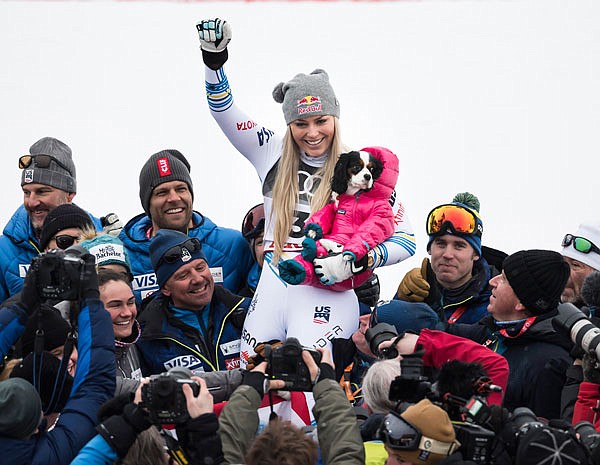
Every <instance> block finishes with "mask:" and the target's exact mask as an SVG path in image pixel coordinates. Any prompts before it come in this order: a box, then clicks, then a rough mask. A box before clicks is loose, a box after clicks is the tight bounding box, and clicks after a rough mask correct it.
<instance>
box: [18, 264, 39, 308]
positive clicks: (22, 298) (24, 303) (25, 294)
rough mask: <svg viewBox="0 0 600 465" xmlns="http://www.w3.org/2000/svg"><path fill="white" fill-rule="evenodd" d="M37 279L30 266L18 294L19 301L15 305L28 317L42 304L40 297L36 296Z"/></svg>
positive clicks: (34, 271)
mask: <svg viewBox="0 0 600 465" xmlns="http://www.w3.org/2000/svg"><path fill="white" fill-rule="evenodd" d="M37 279H38V276H37V272H36V270H35V269H34V268H33V266H30V267H29V271H28V272H27V275H25V281H24V282H23V288H22V289H21V292H20V293H19V299H18V301H17V304H18V305H19V306H20V307H21V308H23V309H24V310H25V312H26V313H27V315H29V316H31V315H33V314H34V313H35V311H36V310H37V309H38V308H39V307H40V304H41V303H42V301H41V299H40V295H39V294H38V289H37Z"/></svg>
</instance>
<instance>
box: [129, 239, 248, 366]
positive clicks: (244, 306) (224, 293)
mask: <svg viewBox="0 0 600 465" xmlns="http://www.w3.org/2000/svg"><path fill="white" fill-rule="evenodd" d="M150 259H151V260H152V266H153V267H154V270H155V272H156V280H157V282H158V285H159V286H160V292H157V293H156V294H155V295H153V296H152V297H150V298H149V299H146V300H144V303H143V304H142V309H141V311H140V316H139V318H138V321H139V323H140V326H141V328H142V331H141V332H142V336H141V337H140V339H139V341H138V343H137V345H138V348H139V350H140V355H141V362H142V373H143V374H144V375H151V374H158V373H162V372H164V371H167V370H169V369H170V368H173V367H175V366H183V367H186V368H189V369H190V370H192V371H194V372H196V373H202V372H211V371H220V370H233V369H235V368H239V366H240V342H241V341H240V338H241V333H242V326H243V322H244V319H245V317H246V312H247V310H248V307H249V305H250V299H249V298H247V297H240V296H237V295H234V294H232V293H230V292H229V291H228V290H227V289H225V288H224V287H222V286H215V283H214V279H213V277H212V274H211V271H210V268H209V264H208V262H207V258H206V256H205V255H204V252H203V249H202V247H201V244H200V240H199V239H197V238H195V237H192V238H190V237H189V236H187V235H185V234H184V233H182V232H180V231H174V230H170V229H161V230H160V231H158V232H157V233H156V236H154V238H153V239H152V241H151V242H150Z"/></svg>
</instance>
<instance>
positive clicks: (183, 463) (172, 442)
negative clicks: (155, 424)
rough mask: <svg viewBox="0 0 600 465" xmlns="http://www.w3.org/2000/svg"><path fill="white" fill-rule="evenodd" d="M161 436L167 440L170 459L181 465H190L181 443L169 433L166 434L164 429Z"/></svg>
mask: <svg viewBox="0 0 600 465" xmlns="http://www.w3.org/2000/svg"><path fill="white" fill-rule="evenodd" d="M160 434H161V436H162V437H163V438H164V440H165V445H166V447H167V453H168V454H169V457H171V458H172V459H173V460H174V461H175V462H176V463H178V464H179V465H188V464H189V463H190V460H189V459H188V458H187V456H186V455H185V452H184V451H183V448H182V447H181V445H179V442H178V441H177V440H176V439H175V438H174V437H173V436H171V435H170V434H169V433H167V432H165V430H163V429H162V428H161V430H160ZM169 463H170V462H169Z"/></svg>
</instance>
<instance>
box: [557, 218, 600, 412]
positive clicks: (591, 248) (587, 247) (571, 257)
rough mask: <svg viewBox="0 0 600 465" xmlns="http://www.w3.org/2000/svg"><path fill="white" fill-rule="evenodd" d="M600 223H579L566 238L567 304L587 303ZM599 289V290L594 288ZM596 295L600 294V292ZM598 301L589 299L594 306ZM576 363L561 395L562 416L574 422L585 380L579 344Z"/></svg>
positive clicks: (599, 266) (597, 260) (599, 261)
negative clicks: (585, 290)
mask: <svg viewBox="0 0 600 465" xmlns="http://www.w3.org/2000/svg"><path fill="white" fill-rule="evenodd" d="M598 245H600V224H598V223H593V222H585V223H582V224H580V225H579V228H577V231H575V233H567V234H565V236H564V237H563V240H562V251H561V254H562V256H563V258H564V260H565V262H567V263H568V264H569V267H570V268H571V272H570V274H569V280H568V281H567V285H566V286H565V289H564V291H563V293H562V295H561V296H560V300H561V301H562V302H563V303H572V304H573V305H576V306H577V307H579V308H582V307H584V306H585V302H584V299H583V297H582V292H581V289H582V288H583V283H584V281H585V279H586V278H587V277H588V276H590V275H591V274H592V273H593V272H594V271H600V249H599V248H598ZM594 291H595V289H594ZM593 295H598V294H597V291H596V292H594V293H593ZM594 303H595V302H588V304H589V305H593V304H594ZM590 317H591V318H592V322H593V323H594V324H598V322H599V320H598V317H600V314H598V313H596V315H590ZM571 355H572V357H573V358H574V359H575V363H574V364H573V365H572V366H571V367H569V369H568V370H567V381H566V382H565V386H564V388H563V392H562V398H561V417H562V418H564V419H565V420H568V421H571V418H572V416H573V409H574V407H575V401H576V400H577V394H578V393H579V386H580V384H581V382H582V381H583V369H582V363H581V359H582V358H583V351H581V349H579V348H578V347H575V348H574V349H573V350H572V351H571Z"/></svg>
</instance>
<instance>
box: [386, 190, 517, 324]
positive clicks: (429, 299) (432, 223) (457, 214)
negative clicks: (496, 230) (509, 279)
mask: <svg viewBox="0 0 600 465" xmlns="http://www.w3.org/2000/svg"><path fill="white" fill-rule="evenodd" d="M478 211H479V200H478V199H477V197H475V196H474V195H473V194H470V193H468V192H465V193H462V194H457V195H456V196H455V197H454V199H453V200H452V203H449V204H442V205H438V206H437V207H435V208H434V209H433V210H431V212H430V213H429V215H428V216H427V224H426V228H427V234H428V235H429V241H428V243H427V252H429V254H430V256H431V258H430V259H427V258H425V259H423V263H422V265H421V267H420V268H415V269H413V270H411V271H409V272H408V273H407V274H406V275H405V276H404V278H403V279H402V282H401V283H400V285H399V286H398V292H397V294H396V298H397V299H399V300H404V301H407V302H425V303H426V304H427V305H429V306H430V307H431V308H432V309H433V310H435V311H436V312H437V313H438V315H439V316H440V319H441V320H443V321H444V322H445V321H447V322H448V323H450V324H454V323H457V322H460V323H476V322H477V321H479V320H480V319H481V318H482V317H483V316H485V315H486V314H487V312H486V309H487V305H488V303H489V299H490V295H491V289H490V287H489V285H488V281H489V280H490V278H491V277H492V275H493V273H492V268H490V265H489V264H488V262H487V260H486V259H485V258H484V257H483V247H482V245H481V236H482V233H483V221H482V220H481V217H480V216H479V213H478ZM487 250H493V249H487ZM495 252H497V251H495ZM502 255H503V257H504V256H505V254H502Z"/></svg>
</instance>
